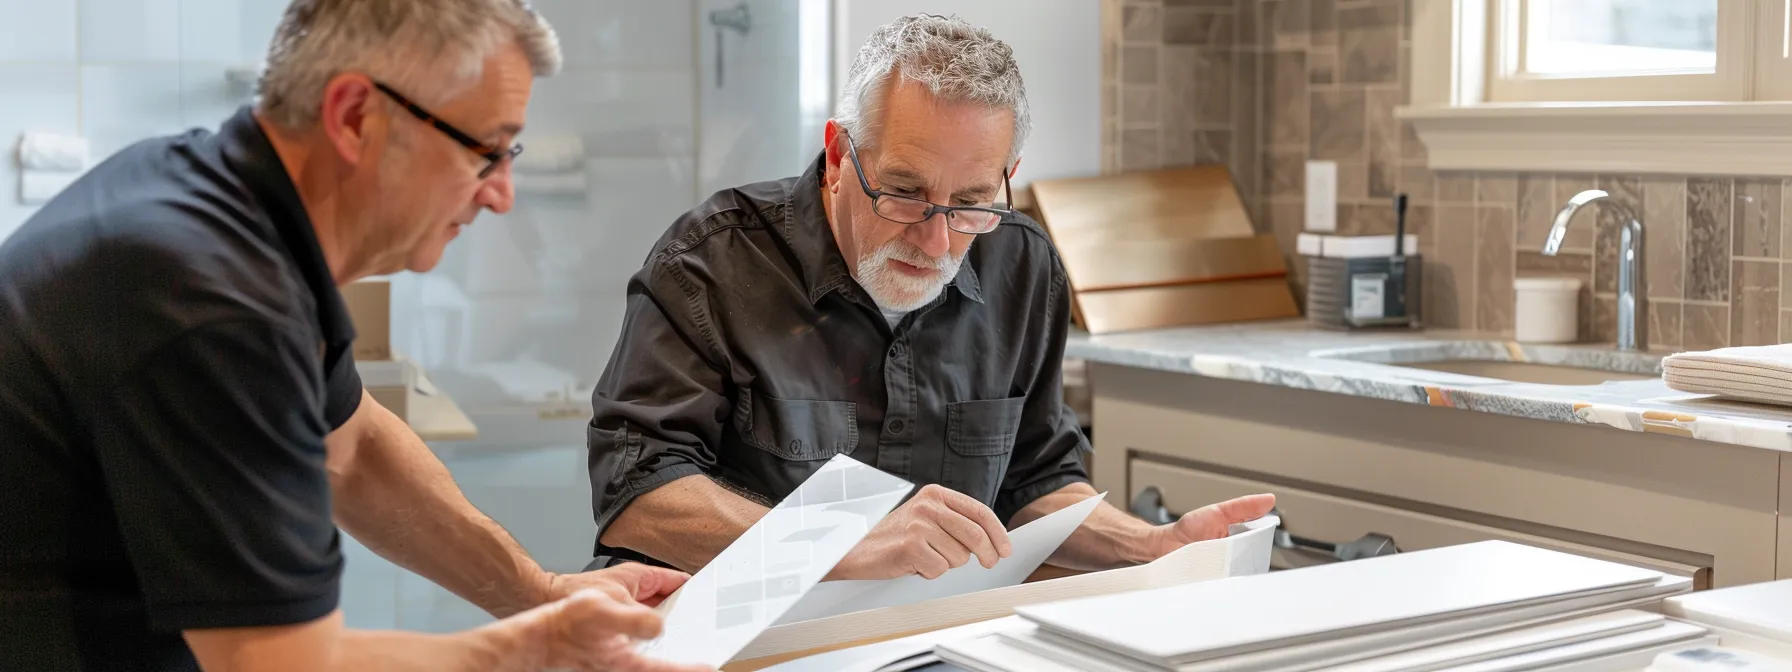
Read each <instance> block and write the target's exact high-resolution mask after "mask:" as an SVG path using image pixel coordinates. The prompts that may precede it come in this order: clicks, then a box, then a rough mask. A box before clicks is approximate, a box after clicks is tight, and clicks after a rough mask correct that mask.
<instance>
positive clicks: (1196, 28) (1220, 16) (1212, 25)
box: [1163, 7, 1235, 47]
mask: <svg viewBox="0 0 1792 672" xmlns="http://www.w3.org/2000/svg"><path fill="white" fill-rule="evenodd" d="M1234 17H1235V15H1234V14H1233V13H1232V12H1231V11H1230V10H1215V9H1209V8H1201V7H1165V8H1164V18H1163V31H1164V44H1192V45H1197V46H1203V47H1231V46H1232V43H1233V39H1234V35H1235V29H1234V28H1233V22H1234V20H1235V18H1234Z"/></svg>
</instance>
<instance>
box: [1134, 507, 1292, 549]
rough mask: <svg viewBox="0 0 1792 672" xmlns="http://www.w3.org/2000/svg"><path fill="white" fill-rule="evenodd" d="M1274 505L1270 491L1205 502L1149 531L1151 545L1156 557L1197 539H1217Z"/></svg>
mask: <svg viewBox="0 0 1792 672" xmlns="http://www.w3.org/2000/svg"><path fill="white" fill-rule="evenodd" d="M1275 505H1276V496H1275V495H1271V494H1259V495H1246V496H1244V497H1238V498H1234V499H1228V500H1226V501H1223V502H1218V503H1214V504H1209V505H1207V506H1203V507H1201V508H1199V509H1195V510H1194V511H1190V512H1188V513H1185V514H1183V515H1182V518H1180V519H1178V520H1177V521H1176V522H1174V523H1170V524H1168V525H1162V526H1159V527H1158V528H1156V529H1155V530H1153V532H1152V533H1153V535H1154V536H1155V539H1154V542H1155V543H1153V544H1152V546H1153V547H1154V550H1155V553H1156V556H1158V557H1161V556H1164V555H1168V554H1169V553H1170V552H1172V551H1175V550H1176V549H1179V548H1182V547H1183V546H1187V545H1189V544H1192V543H1195V542H1198V541H1207V540H1210V539H1221V538H1224V537H1225V536H1226V535H1227V531H1228V529H1229V528H1231V527H1232V526H1233V525H1238V524H1241V523H1248V522H1250V521H1253V520H1256V519H1258V518H1262V517H1263V516H1265V515H1268V514H1269V510H1270V509H1273V508H1275Z"/></svg>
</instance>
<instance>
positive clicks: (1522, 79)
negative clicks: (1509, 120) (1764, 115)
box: [1486, 0, 1757, 102]
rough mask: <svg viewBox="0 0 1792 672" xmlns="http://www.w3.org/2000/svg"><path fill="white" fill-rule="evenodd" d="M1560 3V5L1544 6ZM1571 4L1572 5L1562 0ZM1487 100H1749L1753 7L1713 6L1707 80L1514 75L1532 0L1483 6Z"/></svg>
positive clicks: (1701, 76) (1697, 77)
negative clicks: (1711, 67) (1713, 53)
mask: <svg viewBox="0 0 1792 672" xmlns="http://www.w3.org/2000/svg"><path fill="white" fill-rule="evenodd" d="M1550 1H1557V2H1559V1H1562V0H1550ZM1568 1H1570V2H1571V1H1573V0H1568ZM1489 2H1491V3H1492V7H1491V8H1490V9H1489V19H1490V20H1489V21H1487V27H1488V31H1489V34H1488V41H1487V46H1488V47H1489V48H1490V49H1491V50H1492V52H1493V53H1490V54H1489V55H1488V58H1487V59H1486V63H1487V68H1488V75H1487V83H1488V88H1487V99H1488V100H1489V101H1492V102H1591V101H1604V102H1622V101H1651V102H1654V101H1670V100H1681V101H1729V102H1740V101H1745V100H1751V99H1752V94H1753V88H1754V87H1753V86H1752V80H1753V75H1754V69H1755V49H1754V35H1755V31H1756V27H1755V25H1754V18H1755V17H1754V15H1755V5H1756V4H1757V3H1755V2H1752V1H1747V0H1744V1H1741V2H1738V1H1736V0H1729V1H1725V0H1718V2H1717V14H1718V19H1717V67H1716V71H1715V72H1712V73H1709V74H1659V75H1638V74H1633V75H1619V76H1605V77H1597V76H1595V77H1575V76H1561V77H1549V76H1535V75H1527V74H1525V73H1522V72H1518V70H1519V66H1520V63H1522V62H1523V57H1524V56H1525V55H1526V54H1525V51H1526V50H1527V49H1528V48H1529V45H1528V44H1527V40H1528V38H1529V37H1530V32H1531V31H1530V30H1529V26H1528V25H1526V24H1528V23H1530V22H1531V21H1532V19H1531V17H1530V16H1529V14H1528V12H1529V11H1530V7H1531V5H1532V3H1534V2H1536V0H1489Z"/></svg>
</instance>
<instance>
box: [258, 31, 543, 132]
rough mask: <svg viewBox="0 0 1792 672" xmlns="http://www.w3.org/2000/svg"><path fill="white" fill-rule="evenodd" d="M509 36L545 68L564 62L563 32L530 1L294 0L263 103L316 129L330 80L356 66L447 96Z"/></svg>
mask: <svg viewBox="0 0 1792 672" xmlns="http://www.w3.org/2000/svg"><path fill="white" fill-rule="evenodd" d="M506 40H509V41H513V42H514V43H515V44H517V45H518V46H520V47H522V50H523V53H524V54H525V55H526V56H527V57H528V59H529V66H530V68H531V69H532V70H533V71H534V73H535V75H536V76H539V77H546V76H548V75H552V74H554V73H555V72H557V71H559V69H560V41H559V38H557V37H555V35H554V29H553V28H552V27H550V26H549V25H548V23H547V20H546V19H543V18H542V17H541V15H540V14H538V13H536V12H535V11H534V10H533V9H531V8H530V7H529V5H528V3H527V2H524V1H523V0H293V3H292V4H291V5H290V6H288V7H287V8H286V16H285V18H283V19H282V20H281V21H280V27H279V28H278V29H276V30H275V31H274V41H273V43H272V44H271V45H270V46H269V47H268V58H267V67H266V70H265V71H264V72H263V73H262V76H261V82H260V85H259V87H258V88H259V92H260V96H261V99H260V102H259V108H260V111H261V113H262V114H263V115H265V116H266V117H267V118H268V119H269V120H270V121H272V122H273V123H275V124H278V125H280V126H283V127H286V128H293V129H304V128H309V127H310V126H311V125H312V124H314V123H316V122H317V119H318V114H319V113H320V111H321V109H322V106H323V95H324V86H325V85H326V84H328V83H329V81H330V79H332V78H334V77H336V76H337V75H339V74H341V73H343V72H349V71H358V72H364V73H367V74H368V75H369V76H371V77H373V78H375V79H379V80H380V81H383V82H385V83H387V84H390V85H391V86H393V87H395V88H398V89H399V90H400V91H402V92H403V93H404V94H405V96H406V97H412V99H413V100H416V101H417V102H418V103H419V104H423V105H431V104H435V105H440V104H442V103H444V102H447V101H449V100H453V99H454V97H455V96H458V95H460V94H461V93H464V92H465V91H466V90H467V89H469V88H471V87H472V86H473V85H474V84H476V83H478V81H479V78H480V77H481V76H482V75H483V74H484V69H485V61H486V59H487V58H488V57H490V56H491V54H492V53H493V52H495V51H497V50H498V48H499V47H501V46H503V45H504V44H506Z"/></svg>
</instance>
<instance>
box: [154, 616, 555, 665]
mask: <svg viewBox="0 0 1792 672" xmlns="http://www.w3.org/2000/svg"><path fill="white" fill-rule="evenodd" d="M182 634H183V635H184V636H185V637H186V640H187V644H188V646H189V648H191V649H192V651H193V654H194V656H195V657H196V658H198V660H199V663H200V667H201V669H203V670H205V672H319V671H325V672H351V671H353V672H360V671H362V670H369V671H378V672H462V671H464V672H489V671H492V670H525V669H534V667H536V666H531V665H530V663H532V662H533V661H531V660H526V659H527V658H529V657H532V656H539V653H538V652H537V651H535V650H534V649H535V648H536V647H532V646H530V644H531V642H527V641H524V640H523V637H524V636H525V633H522V632H518V631H517V629H516V628H514V627H509V626H507V625H505V624H502V623H498V624H493V625H490V626H486V627H483V628H480V629H477V630H470V631H466V632H458V633H454V634H450V635H437V634H423V633H415V632H396V631H382V630H348V629H346V628H344V627H343V625H342V614H341V612H337V613H333V614H331V615H329V616H327V617H324V618H320V619H317V620H315V621H311V622H308V623H299V624H295V625H286V626H266V627H250V628H219V629H209V630H188V631H186V632H184V633H182Z"/></svg>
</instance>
